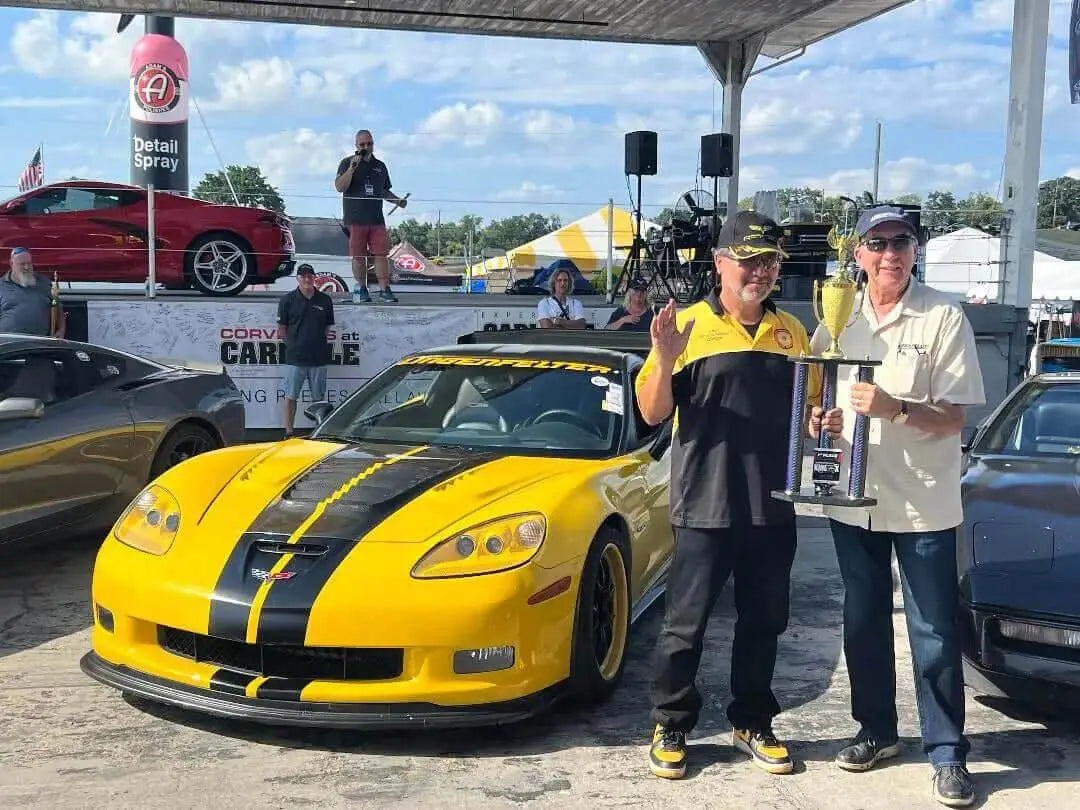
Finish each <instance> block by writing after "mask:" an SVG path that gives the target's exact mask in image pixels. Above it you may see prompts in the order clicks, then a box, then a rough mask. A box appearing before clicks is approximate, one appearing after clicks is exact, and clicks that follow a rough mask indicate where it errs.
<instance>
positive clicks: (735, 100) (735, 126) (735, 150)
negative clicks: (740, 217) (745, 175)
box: [720, 57, 746, 217]
mask: <svg viewBox="0 0 1080 810" xmlns="http://www.w3.org/2000/svg"><path fill="white" fill-rule="evenodd" d="M729 58H730V57H729ZM729 75H730V74H729ZM745 86H746V85H745V83H744V82H743V81H741V80H739V79H736V78H735V77H734V76H733V75H730V78H729V79H728V81H727V83H726V84H725V85H724V112H723V117H722V119H721V122H720V128H721V129H722V130H723V131H724V132H728V133H730V134H731V165H732V171H731V177H729V178H728V181H727V210H726V211H725V214H724V215H725V217H730V216H732V215H733V214H734V213H735V212H736V211H738V210H739V140H740V132H741V131H742V93H743V87H745Z"/></svg>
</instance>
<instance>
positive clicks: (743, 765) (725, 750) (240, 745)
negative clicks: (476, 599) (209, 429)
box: [0, 526, 1080, 810]
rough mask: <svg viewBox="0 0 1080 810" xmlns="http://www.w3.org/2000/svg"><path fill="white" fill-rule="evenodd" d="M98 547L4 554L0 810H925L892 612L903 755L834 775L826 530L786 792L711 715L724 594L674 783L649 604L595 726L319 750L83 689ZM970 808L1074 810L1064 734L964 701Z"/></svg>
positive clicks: (843, 690) (784, 675)
mask: <svg viewBox="0 0 1080 810" xmlns="http://www.w3.org/2000/svg"><path fill="white" fill-rule="evenodd" d="M97 542H98V540H97V538H86V539H82V540H79V541H76V542H68V543H62V544H56V545H54V546H51V547H49V548H41V549H28V548H22V549H7V550H5V551H3V552H0V684H3V687H2V689H0V797H2V799H0V805H2V806H4V807H65V808H69V807H79V808H82V807H87V808H112V807H132V808H146V807H168V808H174V807H175V808H186V807H192V808H201V809H202V810H205V809H206V808H216V807H226V806H227V807H252V808H277V807H290V808H293V807H303V806H318V807H320V808H325V807H379V808H383V807H408V808H436V807H483V808H487V807H522V806H524V807H559V808H570V807H575V808H576V807H582V808H600V807H658V806H663V807H668V806H670V807H679V808H683V807H694V808H728V807H731V808H747V807H753V808H819V807H820V808H829V810H840V808H924V807H925V808H932V807H939V806H940V805H937V804H936V803H934V802H933V801H932V800H931V798H930V770H929V767H928V766H927V764H926V763H925V760H924V759H923V757H922V755H921V753H920V750H919V743H918V722H917V715H916V710H915V698H914V693H913V690H912V684H911V664H910V659H909V657H908V654H907V639H906V634H905V625H904V617H903V611H902V609H900V602H899V599H900V597H899V595H897V611H896V613H895V616H894V627H895V632H896V645H897V651H898V652H897V655H898V663H897V672H898V681H899V687H898V688H899V695H898V710H899V714H900V717H901V718H902V719H901V734H902V736H903V740H904V753H903V755H902V757H901V758H899V759H896V760H892V761H891V762H890V764H888V765H887V766H885V767H881V768H879V769H878V770H875V771H872V772H869V773H865V774H848V773H845V772H842V771H840V770H838V769H837V768H836V767H835V765H833V764H832V757H833V755H834V753H835V751H836V750H837V749H838V748H839V747H840V745H841V744H842V743H843V741H844V740H845V739H846V738H847V737H848V736H849V735H850V734H851V733H852V732H853V726H852V723H851V720H850V716H849V710H848V686H847V674H846V670H845V668H844V661H843V656H842V652H841V636H840V632H841V628H840V604H841V600H842V586H841V583H840V580H839V575H838V573H837V570H836V564H835V559H834V556H833V551H832V545H831V540H830V538H829V535H828V532H827V530H825V529H823V528H820V527H819V526H806V527H804V528H802V529H801V530H800V545H799V552H798V557H797V560H796V565H795V570H794V575H793V583H792V590H791V595H792V616H791V622H790V626H789V630H788V632H787V634H786V635H785V636H784V637H783V640H782V644H781V649H780V655H779V661H778V665H777V672H776V680H775V687H776V691H777V695H778V698H779V700H780V702H781V704H782V705H783V706H784V709H785V712H784V714H782V715H781V716H780V717H779V718H778V719H777V722H776V727H775V728H776V732H777V733H778V735H780V736H781V737H782V738H784V739H785V740H787V741H788V742H789V744H790V747H791V750H792V752H793V754H794V756H795V758H796V769H795V773H793V774H790V775H787V776H771V775H769V774H766V773H763V772H762V771H759V770H757V769H756V768H754V767H753V766H752V765H750V764H749V762H748V761H747V760H746V758H745V757H744V756H743V755H741V754H739V753H738V752H736V751H735V750H734V749H732V748H731V746H730V728H729V726H728V723H727V721H726V719H725V716H724V705H725V701H726V692H727V684H728V654H729V652H730V649H731V637H732V627H733V608H732V602H731V589H730V586H729V588H728V589H727V590H726V591H725V593H724V595H723V596H722V597H721V599H720V602H719V604H718V605H717V607H716V611H715V614H714V616H713V619H712V623H711V626H710V628H709V632H708V636H707V639H706V653H705V657H704V660H703V663H702V669H701V674H700V678H699V684H700V686H701V688H702V690H703V692H704V694H705V698H706V708H705V711H704V714H703V716H702V718H701V722H700V725H699V726H698V728H697V729H696V731H695V732H694V733H693V734H692V735H691V738H690V743H691V751H690V756H691V758H692V760H691V766H690V771H689V773H688V774H687V778H686V779H684V780H682V781H680V782H668V781H662V780H659V779H656V778H654V777H653V776H652V775H651V774H650V773H649V771H648V769H647V766H646V746H647V742H648V738H649V736H650V733H651V728H650V724H649V719H648V684H649V676H650V671H649V658H650V653H651V651H652V646H653V642H654V640H655V637H656V634H657V631H658V629H659V626H660V621H661V616H662V611H663V601H662V600H661V601H660V602H658V603H657V604H656V605H654V606H653V608H652V609H651V610H650V611H649V612H648V613H647V614H645V615H644V616H643V617H642V619H641V620H640V622H639V623H638V624H637V625H636V626H635V628H634V631H633V633H632V638H631V652H630V659H629V663H628V666H627V668H626V672H625V677H624V680H623V682H622V684H621V686H620V688H619V689H618V691H617V692H616V694H615V695H614V697H613V698H612V699H611V700H610V701H609V702H608V703H607V704H605V705H603V706H601V707H599V708H596V709H594V710H592V711H582V710H577V711H568V710H557V711H555V712H553V713H551V714H549V715H546V716H544V717H541V718H538V719H536V720H533V721H528V722H525V723H522V724H519V725H516V726H510V727H504V728H500V729H494V730H460V731H441V732H422V731H420V732H394V733H389V732H377V733H354V732H348V733H347V732H321V731H317V730H314V731H311V730H292V729H277V728H268V727H264V726H259V725H255V724H245V723H226V722H222V721H218V720H214V719H209V718H205V717H201V716H199V715H195V714H191V713H187V712H183V711H180V710H176V709H171V708H166V707H162V706H157V705H154V704H151V703H146V702H143V701H140V700H136V699H126V698H124V697H122V696H121V695H120V694H119V693H118V692H116V691H114V690H112V689H109V688H106V687H104V686H101V685H99V684H97V683H96V682H93V681H91V680H90V679H88V678H87V677H86V676H84V675H83V674H82V672H81V671H80V670H79V663H78V662H79V658H80V657H81V656H82V654H83V653H84V652H85V651H86V650H87V647H88V644H89V608H88V604H89V586H90V577H91V569H92V564H93V559H94V553H95V549H96V546H97ZM968 710H969V714H968V733H969V735H970V739H971V741H972V745H973V752H972V756H971V760H970V767H971V770H972V772H973V774H974V776H975V779H976V784H977V787H978V790H979V800H978V802H977V803H976V806H977V807H993V808H998V807H1002V808H1004V807H1008V808H1014V807H1015V808H1027V807H1033V808H1035V807H1037V808H1047V807H1053V808H1068V807H1076V806H1078V805H1080V719H1075V718H1074V719H1070V718H1068V717H1056V718H1046V717H1042V718H1040V717H1039V715H1037V714H1035V715H1030V714H1029V715H1027V716H1025V715H1024V714H1022V713H1021V712H1022V711H1026V710H1021V709H1020V708H1019V707H1017V706H1012V705H1005V704H991V703H988V702H985V701H982V700H977V699H975V697H974V696H972V695H970V694H969V699H968Z"/></svg>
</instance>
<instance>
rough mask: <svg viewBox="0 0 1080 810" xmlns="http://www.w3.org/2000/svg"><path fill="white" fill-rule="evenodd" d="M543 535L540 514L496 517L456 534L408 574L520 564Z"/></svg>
mask: <svg viewBox="0 0 1080 810" xmlns="http://www.w3.org/2000/svg"><path fill="white" fill-rule="evenodd" d="M546 534H547V521H546V520H544V516H543V515H538V514H526V515H514V516H512V517H505V518H499V519H498V520H492V521H489V522H488V523H482V524H480V525H479V526H473V527H472V528H469V529H466V530H465V531H463V532H458V533H456V534H455V535H454V536H453V537H450V538H448V539H446V540H444V541H442V542H441V543H439V544H438V545H437V546H435V548H433V549H432V550H431V551H429V552H428V553H427V554H425V555H424V556H423V557H421V558H420V562H418V563H417V564H416V565H415V566H413V570H412V575H413V576H414V577H417V578H419V579H438V578H442V577H471V576H476V575H477V574H494V573H496V572H497V571H507V570H509V569H511V568H517V567H518V566H520V565H524V564H525V563H527V562H528V561H529V560H531V559H532V558H533V557H534V556H536V552H537V551H539V550H540V546H541V545H542V544H543V542H544V537H545V536H546Z"/></svg>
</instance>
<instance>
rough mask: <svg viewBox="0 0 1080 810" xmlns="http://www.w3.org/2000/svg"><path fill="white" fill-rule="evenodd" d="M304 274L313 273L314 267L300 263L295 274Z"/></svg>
mask: <svg viewBox="0 0 1080 810" xmlns="http://www.w3.org/2000/svg"><path fill="white" fill-rule="evenodd" d="M305 274H307V275H309V276H313V275H315V268H314V267H312V266H311V265H310V264H302V265H300V266H299V267H297V268H296V275H298V276H302V275H305Z"/></svg>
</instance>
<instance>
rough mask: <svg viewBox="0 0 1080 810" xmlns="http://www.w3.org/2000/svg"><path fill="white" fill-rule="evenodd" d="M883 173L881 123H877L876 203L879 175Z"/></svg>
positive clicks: (875, 150)
mask: <svg viewBox="0 0 1080 810" xmlns="http://www.w3.org/2000/svg"><path fill="white" fill-rule="evenodd" d="M880 172H881V122H880V121H878V122H877V142H876V143H875V144H874V202H877V201H878V175H879V173H880Z"/></svg>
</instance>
